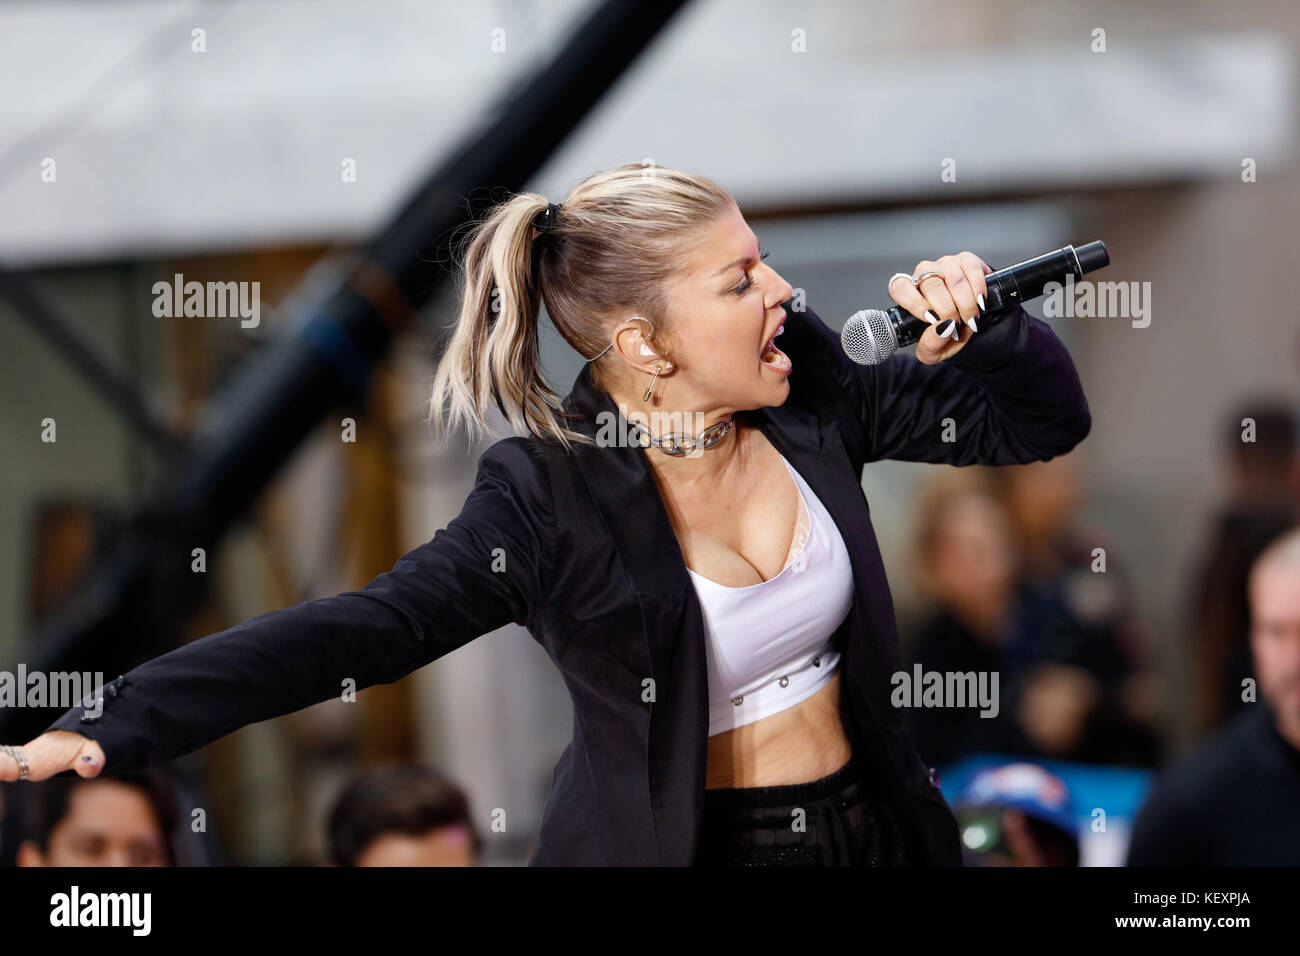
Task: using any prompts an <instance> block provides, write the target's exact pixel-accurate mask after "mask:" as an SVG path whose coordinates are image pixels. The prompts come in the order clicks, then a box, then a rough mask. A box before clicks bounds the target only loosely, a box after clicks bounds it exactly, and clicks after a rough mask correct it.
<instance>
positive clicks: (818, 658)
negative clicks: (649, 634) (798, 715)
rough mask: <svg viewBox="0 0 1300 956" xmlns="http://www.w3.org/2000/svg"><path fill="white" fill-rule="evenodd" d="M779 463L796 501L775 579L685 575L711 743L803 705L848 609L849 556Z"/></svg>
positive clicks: (830, 657)
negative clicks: (698, 615)
mask: <svg viewBox="0 0 1300 956" xmlns="http://www.w3.org/2000/svg"><path fill="white" fill-rule="evenodd" d="M781 460H782V461H783V462H785V466H786V468H787V470H789V472H790V475H791V477H792V478H794V481H795V485H796V486H797V487H798V489H799V498H800V513H799V521H798V523H797V525H796V529H795V536H794V540H793V541H791V543H790V552H789V554H787V555H786V563H785V567H783V568H782V569H781V572H780V573H779V574H777V575H776V576H775V577H772V578H769V579H768V580H766V581H760V582H759V583H758V584H753V585H750V586H749V587H744V588H731V587H727V586H726V585H723V584H718V583H717V582H716V581H713V580H710V579H709V578H706V577H704V576H702V575H700V574H697V573H696V572H695V571H693V570H691V569H690V568H687V569H686V570H687V571H688V572H689V573H690V576H691V580H692V581H693V582H694V583H695V593H696V595H697V596H698V597H699V600H700V606H701V609H702V611H703V613H704V625H705V632H706V634H707V637H708V642H707V657H708V669H709V736H710V737H712V736H713V735H714V734H719V733H722V732H723V731H726V730H734V729H735V728H737V727H742V726H744V725H745V724H749V723H753V722H754V721H756V720H762V719H763V718H764V717H770V716H771V715H772V714H775V713H778V712H779V711H782V710H785V709H786V708H788V707H793V706H794V705H795V704H797V703H799V702H800V701H803V700H806V699H807V698H809V697H811V696H812V695H813V694H815V693H817V691H819V690H820V689H821V688H822V687H823V686H825V684H826V682H827V681H829V680H830V677H831V674H833V673H834V672H835V668H836V667H837V666H838V665H839V660H840V655H839V652H838V651H837V650H835V648H834V646H833V642H832V640H831V636H832V635H833V634H834V633H835V632H836V630H838V629H839V626H840V624H841V623H842V622H843V620H844V617H845V615H847V614H848V612H849V608H850V607H851V606H852V604H853V570H852V566H851V564H850V562H849V553H848V549H847V548H845V546H844V539H843V538H841V537H840V533H839V529H838V528H837V527H836V526H835V522H834V521H833V520H832V519H831V516H830V514H829V513H828V512H827V511H826V509H825V508H824V507H823V506H822V503H821V502H820V501H819V500H817V496H816V495H815V494H813V490H812V489H811V488H809V487H808V485H807V484H806V483H805V482H804V480H803V478H802V477H801V476H800V475H799V473H798V472H797V471H795V470H794V467H793V466H792V465H791V464H790V463H789V462H788V461H786V460H785V456H784V455H782V456H781Z"/></svg>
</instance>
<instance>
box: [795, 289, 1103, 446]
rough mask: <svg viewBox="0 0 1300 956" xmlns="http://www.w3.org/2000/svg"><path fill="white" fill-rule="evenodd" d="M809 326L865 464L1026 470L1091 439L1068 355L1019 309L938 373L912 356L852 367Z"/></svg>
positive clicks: (825, 333)
mask: <svg viewBox="0 0 1300 956" xmlns="http://www.w3.org/2000/svg"><path fill="white" fill-rule="evenodd" d="M810 318H811V320H812V322H811V324H812V325H813V326H814V327H815V330H813V334H814V335H816V336H817V337H819V338H820V340H821V341H822V343H823V347H824V348H826V347H828V348H829V351H828V352H825V353H824V354H825V355H826V357H827V358H828V359H829V360H830V361H831V363H832V366H833V372H834V375H833V379H834V380H835V381H836V382H837V387H838V389H839V390H840V391H841V393H842V394H841V397H840V402H839V404H840V407H841V408H842V409H844V412H843V413H844V414H846V415H848V416H850V417H851V418H852V419H853V421H852V422H851V423H850V424H851V425H853V426H856V429H857V432H858V434H857V438H858V439H859V441H860V445H859V448H858V451H859V457H860V459H861V461H862V462H863V463H866V462H869V461H879V460H881V459H887V458H893V459H899V460H903V461H926V462H940V463H946V464H950V465H971V464H984V465H1010V464H1023V463H1025V462H1031V461H1039V460H1045V459H1048V458H1052V457H1054V456H1056V455H1063V454H1065V453H1066V452H1068V451H1069V450H1070V449H1072V448H1073V447H1074V446H1075V445H1077V444H1078V443H1079V442H1081V441H1082V440H1083V439H1084V438H1085V437H1086V436H1087V434H1088V432H1089V431H1090V430H1091V427H1092V418H1091V415H1090V413H1089V411H1088V402H1087V399H1086V398H1085V397H1084V394H1083V386H1082V385H1081V383H1080V381H1079V375H1078V372H1077V371H1076V370H1075V367H1074V363H1073V362H1072V361H1071V359H1070V353H1069V352H1068V351H1066V348H1065V346H1064V344H1062V342H1061V340H1060V339H1058V338H1057V337H1056V333H1054V332H1053V331H1052V329H1051V327H1050V326H1049V325H1048V324H1047V323H1046V322H1043V321H1042V320H1041V319H1037V318H1035V317H1034V316H1032V315H1030V314H1029V313H1028V312H1026V311H1025V310H1024V309H1023V308H1021V307H1020V306H1019V305H1015V306H1012V307H1011V308H1009V309H1007V310H1005V312H1003V313H1002V314H1001V316H1000V317H999V321H997V322H996V323H993V324H990V325H989V326H988V327H986V328H982V329H981V330H980V331H979V332H976V333H975V334H974V338H973V339H971V340H970V341H969V342H967V343H966V345H965V346H964V347H963V348H962V350H961V351H960V352H958V353H957V354H956V355H954V356H953V357H952V358H950V359H948V360H946V361H943V362H939V363H937V364H935V365H925V364H923V363H921V362H918V361H917V360H916V356H915V355H913V354H911V353H910V352H907V353H898V354H895V355H892V356H890V357H889V358H888V359H886V360H885V361H884V362H882V363H880V364H879V365H859V364H857V363H856V362H854V361H853V360H852V359H850V358H849V357H848V356H847V355H845V354H844V350H843V348H842V347H841V346H840V343H839V341H838V337H837V336H836V335H835V333H834V332H833V331H832V330H831V329H829V328H827V326H826V325H825V323H823V322H822V321H821V320H820V319H819V318H817V317H816V316H815V315H812V316H810ZM967 334H969V333H967ZM845 403H847V405H846V404H845ZM947 419H951V421H945V420H947ZM949 438H950V439H951V440H945V439H949Z"/></svg>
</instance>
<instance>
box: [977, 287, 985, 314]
mask: <svg viewBox="0 0 1300 956" xmlns="http://www.w3.org/2000/svg"><path fill="white" fill-rule="evenodd" d="M975 301H976V302H978V303H979V304H980V311H981V312H983V311H984V293H983V292H981V293H980V294H979V295H977V296H975Z"/></svg>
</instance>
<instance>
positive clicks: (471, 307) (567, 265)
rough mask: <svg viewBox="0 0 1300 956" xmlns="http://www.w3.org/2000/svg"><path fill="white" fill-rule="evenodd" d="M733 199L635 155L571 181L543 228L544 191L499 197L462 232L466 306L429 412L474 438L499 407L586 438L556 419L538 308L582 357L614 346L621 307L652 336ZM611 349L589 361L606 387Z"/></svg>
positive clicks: (549, 429) (538, 425) (517, 421)
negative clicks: (677, 280)
mask: <svg viewBox="0 0 1300 956" xmlns="http://www.w3.org/2000/svg"><path fill="white" fill-rule="evenodd" d="M733 203H734V200H733V199H732V198H731V196H730V194H728V193H727V192H726V191H725V190H723V189H722V188H721V187H720V186H718V185H717V184H716V183H714V182H713V181H712V180H709V179H705V178H704V177H702V176H694V175H691V174H689V173H683V172H679V171H677V170H674V169H666V168H664V167H662V166H655V165H653V164H643V163H628V164H626V165H623V166H620V167H618V168H617V169H614V170H609V171H601V172H597V173H595V174H593V175H591V176H588V177H587V178H586V179H584V180H583V181H582V182H580V183H579V184H578V185H577V186H575V187H574V189H573V191H572V192H570V193H569V195H568V197H566V198H565V200H564V202H563V203H562V204H561V208H560V209H559V212H558V214H557V216H556V217H555V225H554V228H553V230H551V231H548V232H546V233H541V234H539V233H538V232H537V230H536V229H535V228H534V226H533V223H534V220H535V219H536V217H537V216H538V214H539V213H542V212H545V211H546V209H547V207H548V206H549V202H548V201H547V199H546V197H545V196H542V195H540V194H538V193H532V192H525V193H518V194H516V195H514V196H512V197H511V198H509V199H508V200H506V201H505V202H503V203H500V204H499V205H497V206H494V207H493V208H492V210H491V211H490V212H489V213H488V214H487V216H486V217H485V218H484V219H483V220H482V221H480V222H478V223H477V224H475V225H474V226H473V227H472V229H471V231H470V233H469V234H468V237H467V241H466V246H467V251H466V252H465V255H464V258H463V288H462V298H461V305H460V315H459V317H458V318H457V321H456V324H455V327H454V329H453V330H452V333H451V337H450V340H449V341H448V343H447V347H446V351H445V352H444V354H443V357H442V361H441V362H440V363H439V365H438V370H437V373H436V374H435V376H434V381H433V394H432V397H431V398H430V400H429V415H430V418H432V419H433V420H434V422H435V423H436V424H437V426H438V428H439V430H441V426H442V418H443V414H444V412H445V413H446V414H447V418H448V419H449V423H450V425H451V426H452V427H455V426H456V425H457V424H459V423H463V424H464V425H465V426H466V428H467V430H468V431H469V433H470V435H471V437H478V436H480V435H484V434H487V435H490V434H491V429H490V428H489V426H488V423H487V418H486V416H487V413H488V410H489V409H490V408H491V407H492V406H495V407H496V408H497V409H499V410H500V411H501V413H502V414H503V415H504V416H505V417H506V418H507V420H508V421H509V422H510V424H511V425H512V426H513V427H514V428H515V429H516V430H518V431H520V432H526V433H529V434H531V435H533V436H535V437H537V438H541V439H545V440H554V441H558V442H560V443H561V444H562V445H563V446H564V447H565V449H566V450H568V449H569V447H570V442H579V443H588V442H590V439H589V438H587V437H586V436H585V435H582V434H580V433H578V432H575V431H572V430H571V429H569V428H568V427H567V426H566V425H565V424H564V423H563V422H562V421H561V419H562V418H563V412H562V411H561V408H560V397H559V396H558V395H556V394H555V392H553V391H552V390H551V389H550V387H549V386H548V385H547V383H546V379H545V377H544V375H543V372H542V368H541V361H540V347H539V344H538V311H539V307H540V306H541V304H542V303H543V302H544V303H545V304H546V311H547V313H548V314H549V315H550V317H551V321H552V322H553V323H554V325H555V328H556V330H557V331H558V332H559V333H560V335H561V336H562V337H563V338H564V340H565V341H566V342H568V343H569V345H571V346H572V347H573V348H574V349H575V350H576V351H577V352H578V353H579V354H580V355H582V356H583V358H591V357H593V356H596V355H597V353H600V352H601V351H602V350H604V349H605V347H606V346H607V345H609V343H610V336H611V333H612V330H613V327H614V323H615V321H616V319H617V318H618V313H619V312H621V311H623V310H632V311H634V312H635V313H636V314H637V315H639V316H642V317H644V318H646V319H647V320H648V321H649V322H650V323H651V326H652V327H651V330H650V336H651V337H652V336H653V335H654V333H655V332H657V331H658V330H659V329H661V328H663V327H664V324H665V318H666V316H665V310H666V304H667V303H666V295H665V289H664V287H665V283H666V280H667V279H669V278H670V277H671V276H672V275H673V274H674V273H675V272H676V271H677V270H678V269H679V268H680V266H681V264H682V262H683V260H684V258H685V257H686V256H687V255H689V254H690V253H691V252H693V251H694V250H695V249H696V248H697V246H698V243H699V241H700V240H701V239H702V238H703V230H704V227H706V226H708V225H709V224H710V223H712V222H713V221H715V220H716V218H717V217H718V216H719V215H720V214H721V213H722V212H724V211H725V210H726V209H727V207H728V206H729V205H730V204H733ZM535 240H536V241H535ZM613 353H614V350H613V349H610V350H609V351H607V352H605V354H604V355H603V356H602V357H601V358H600V359H599V360H598V361H597V364H596V367H595V369H594V370H593V371H594V372H595V373H596V382H597V384H598V385H600V386H601V387H602V388H603V387H604V386H603V385H601V382H602V380H603V377H602V376H601V370H602V368H603V367H604V366H606V364H607V363H608V362H609V361H610V360H611V359H613V358H614V354H613Z"/></svg>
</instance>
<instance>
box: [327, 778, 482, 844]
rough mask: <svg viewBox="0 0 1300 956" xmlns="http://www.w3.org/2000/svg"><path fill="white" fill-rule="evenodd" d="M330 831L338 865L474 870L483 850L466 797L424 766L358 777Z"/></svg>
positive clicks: (341, 800)
mask: <svg viewBox="0 0 1300 956" xmlns="http://www.w3.org/2000/svg"><path fill="white" fill-rule="evenodd" d="M328 826H329V842H330V860H331V862H332V863H333V864H334V865H335V866H474V865H476V863H477V860H478V856H479V853H480V852H481V851H482V840H481V838H480V837H479V835H478V833H477V831H476V830H475V828H474V824H473V822H472V821H471V819H470V813H469V801H468V799H467V798H466V796H465V794H464V792H463V791H462V790H461V789H460V788H459V787H457V786H456V785H455V784H454V783H452V782H451V781H449V780H447V779H446V778H444V777H443V776H442V775H440V774H438V773H436V772H435V771H433V770H430V769H428V768H427V767H421V766H400V767H388V768H383V769H380V770H371V771H369V772H367V773H364V774H362V775H361V776H359V777H357V778H356V779H355V780H353V781H352V783H350V784H349V785H348V786H347V787H346V788H345V789H344V790H343V792H342V793H341V794H340V795H339V798H338V800H337V801H336V802H335V804H334V808H333V809H332V810H331V811H330V815H329V824H328Z"/></svg>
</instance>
